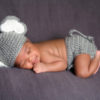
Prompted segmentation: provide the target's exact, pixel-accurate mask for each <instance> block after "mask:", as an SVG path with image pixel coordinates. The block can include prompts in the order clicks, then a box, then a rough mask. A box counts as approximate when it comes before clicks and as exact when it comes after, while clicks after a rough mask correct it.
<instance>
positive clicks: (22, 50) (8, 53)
mask: <svg viewBox="0 0 100 100" xmlns="http://www.w3.org/2000/svg"><path fill="white" fill-rule="evenodd" d="M35 60H38V61H39V60H40V55H39V50H38V49H37V48H36V46H35V45H34V44H32V43H31V42H30V41H29V40H28V39H27V38H26V36H25V35H21V34H16V33H14V32H11V33H8V34H7V33H3V34H0V61H1V62H3V63H4V64H5V65H7V66H8V67H13V66H14V65H19V67H22V68H27V69H31V68H32V67H33V65H34V63H35V62H37V61H35Z"/></svg>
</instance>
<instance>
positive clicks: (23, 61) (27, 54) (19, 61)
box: [15, 40, 40, 69]
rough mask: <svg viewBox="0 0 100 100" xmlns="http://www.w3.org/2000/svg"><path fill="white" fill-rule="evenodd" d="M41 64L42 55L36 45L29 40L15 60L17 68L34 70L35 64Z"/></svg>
mask: <svg viewBox="0 0 100 100" xmlns="http://www.w3.org/2000/svg"><path fill="white" fill-rule="evenodd" d="M38 62H40V53H39V49H38V48H37V46H36V44H33V43H32V42H31V41H29V40H27V41H26V42H25V43H24V45H23V47H22V48H21V50H20V52H19V53H18V56H17V57H16V60H15V66H17V67H20V68H25V69H32V68H33V67H34V64H36V63H38Z"/></svg>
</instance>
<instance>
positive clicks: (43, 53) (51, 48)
mask: <svg viewBox="0 0 100 100" xmlns="http://www.w3.org/2000/svg"><path fill="white" fill-rule="evenodd" d="M75 36H76V37H75ZM77 37H78V38H81V39H80V40H81V41H82V39H83V40H84V41H85V42H86V43H85V44H84V43H81V46H80V47H79V49H77V51H79V50H80V52H77V51H75V50H74V51H73V52H74V54H73V61H74V62H73V65H74V71H75V74H76V75H77V76H79V77H82V78H87V77H89V76H91V75H92V74H94V73H96V72H97V70H98V69H99V63H100V51H99V50H96V48H95V45H94V44H93V43H91V39H90V41H89V39H86V37H82V36H80V35H79V34H78V35H73V38H77ZM70 38H71V40H70ZM73 38H72V37H71V36H68V37H66V38H65V39H56V40H49V41H44V42H40V43H32V42H31V41H29V40H27V41H26V42H25V44H24V45H23V47H22V49H21V51H20V53H19V54H18V56H17V57H16V61H15V65H16V66H17V67H20V68H25V69H33V71H35V72H36V73H41V72H56V71H63V70H66V69H71V67H70V66H68V60H72V59H68V58H70V57H69V55H68V53H70V51H68V49H69V47H68V46H69V45H68V43H67V40H68V39H69V40H68V41H70V47H72V46H73V47H75V46H74V44H73V45H72V44H71V41H73ZM78 38H77V40H78ZM75 41H76V40H75ZM75 41H73V42H75ZM87 43H88V44H87ZM82 45H83V46H85V47H84V48H85V49H86V50H89V48H90V49H92V50H90V51H86V50H83V48H82V47H83V46H82ZM89 45H93V46H92V48H91V47H90V46H89ZM87 48H88V49H87ZM81 49H82V50H81ZM94 49H95V50H94ZM91 51H92V53H90V52H91ZM93 52H94V54H95V55H94V54H93ZM70 55H71V53H70ZM93 55H94V57H93V58H92V56H93ZM69 62H70V61H69ZM71 64H72V62H71Z"/></svg>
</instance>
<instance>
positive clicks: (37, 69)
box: [33, 62, 46, 73]
mask: <svg viewBox="0 0 100 100" xmlns="http://www.w3.org/2000/svg"><path fill="white" fill-rule="evenodd" d="M33 70H34V71H35V73H41V72H46V65H45V64H44V63H41V62H39V63H37V64H34V67H33Z"/></svg>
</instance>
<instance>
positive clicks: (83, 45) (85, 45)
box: [65, 30, 97, 69]
mask: <svg viewBox="0 0 100 100" xmlns="http://www.w3.org/2000/svg"><path fill="white" fill-rule="evenodd" d="M74 32H76V33H78V34H73V33H74ZM65 42H66V47H67V61H68V62H67V63H68V69H71V68H72V67H73V61H74V58H75V57H76V56H78V55H79V54H89V55H90V57H91V58H93V57H94V56H95V54H96V50H97V47H96V45H95V42H94V38H93V37H91V36H86V35H84V34H82V33H80V32H79V31H77V30H73V31H72V30H71V31H70V32H69V36H67V37H65Z"/></svg>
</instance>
